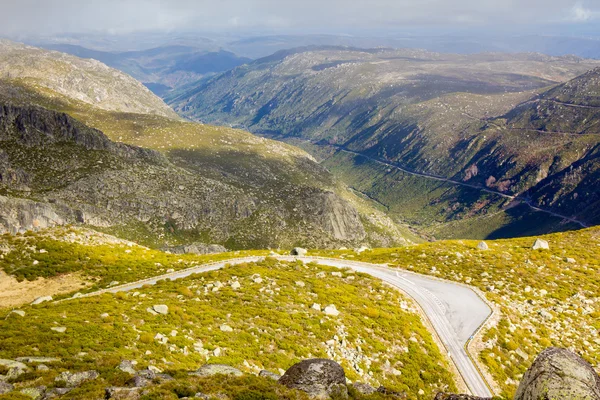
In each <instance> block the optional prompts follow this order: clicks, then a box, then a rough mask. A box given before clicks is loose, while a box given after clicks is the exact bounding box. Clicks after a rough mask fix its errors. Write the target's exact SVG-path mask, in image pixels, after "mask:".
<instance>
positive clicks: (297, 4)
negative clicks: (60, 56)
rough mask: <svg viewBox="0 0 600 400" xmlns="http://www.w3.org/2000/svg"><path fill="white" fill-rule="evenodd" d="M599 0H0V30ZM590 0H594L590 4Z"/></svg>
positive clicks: (193, 25) (440, 13) (386, 23)
mask: <svg viewBox="0 0 600 400" xmlns="http://www.w3.org/2000/svg"><path fill="white" fill-rule="evenodd" d="M598 2H599V0H587V2H582V1H581V0H579V1H578V2H575V0H483V1H482V0H369V1H353V0H220V1H214V0H19V1H14V0H0V9H1V10H2V12H1V13H0V35H18V34H22V35H26V34H37V35H40V34H41V35H43V34H57V33H65V32H93V31H103V32H136V31H145V30H185V29H195V30H222V31H227V30H231V29H234V30H244V29H261V28H262V29H280V30H286V29H288V30H297V31H298V30H300V31H301V30H303V29H306V30H312V31H313V32H314V31H319V30H332V29H338V30H343V29H347V30H352V29H362V28H367V29H389V27H394V28H399V27H415V26H421V27H432V26H433V27H441V26H443V27H451V28H455V29H463V28H466V27H470V26H479V27H491V28H493V27H505V28H506V27H509V28H512V27H513V26H514V27H525V26H532V25H541V24H551V23H556V22H557V21H558V22H561V21H562V22H564V21H565V16H569V18H568V20H569V21H572V22H573V21H575V22H579V23H581V22H589V21H592V20H594V19H596V17H597V16H598V9H599V8H600V5H599V4H598ZM594 3H595V4H594Z"/></svg>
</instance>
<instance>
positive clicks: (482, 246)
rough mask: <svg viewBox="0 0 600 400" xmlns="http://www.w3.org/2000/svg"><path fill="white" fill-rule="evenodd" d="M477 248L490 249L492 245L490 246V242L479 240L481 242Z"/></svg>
mask: <svg viewBox="0 0 600 400" xmlns="http://www.w3.org/2000/svg"><path fill="white" fill-rule="evenodd" d="M477 248H478V249H479V250H489V249H490V247H489V246H488V244H487V243H486V242H484V241H481V242H479V244H477Z"/></svg>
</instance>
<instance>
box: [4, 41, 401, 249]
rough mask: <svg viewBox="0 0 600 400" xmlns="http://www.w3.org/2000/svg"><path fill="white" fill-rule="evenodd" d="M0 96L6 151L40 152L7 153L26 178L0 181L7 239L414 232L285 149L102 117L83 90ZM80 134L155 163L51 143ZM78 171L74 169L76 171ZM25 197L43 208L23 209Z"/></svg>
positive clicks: (368, 237) (316, 239)
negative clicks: (60, 233)
mask: <svg viewBox="0 0 600 400" xmlns="http://www.w3.org/2000/svg"><path fill="white" fill-rule="evenodd" d="M29 51H31V52H33V51H34V50H33V49H30V50H29ZM44 54H45V51H42V50H39V55H40V56H43V55H44ZM32 57H33V56H32ZM90 79H91V78H90ZM98 82H99V81H95V80H93V81H92V82H91V83H89V84H90V85H96V84H99V83H98ZM86 84H87V83H86ZM144 90H145V89H144ZM154 99H155V100H156V101H160V100H158V99H157V98H155V97H154ZM0 100H2V102H3V104H5V105H6V110H7V112H6V115H4V120H3V121H4V125H3V128H4V134H5V135H6V136H7V140H6V141H5V142H3V146H4V147H3V149H4V150H5V152H7V151H8V150H9V147H11V146H13V145H14V146H15V147H16V148H18V149H21V148H22V147H23V146H28V147H29V148H32V149H35V151H28V152H26V151H24V150H15V151H14V152H13V153H10V152H8V153H7V155H6V157H5V161H4V164H5V168H6V170H7V171H17V173H18V174H20V175H19V176H21V175H22V176H23V177H26V178H23V179H24V180H25V181H24V182H25V183H23V182H21V181H19V179H17V180H13V179H9V178H7V179H5V180H4V182H3V184H4V190H5V193H6V196H8V197H10V199H9V200H10V202H9V205H7V206H5V207H4V209H3V211H4V214H5V216H6V217H5V222H4V224H3V225H4V228H5V229H7V230H9V231H12V232H15V231H21V230H27V229H33V228H37V226H36V224H42V225H44V226H53V225H56V224H65V223H84V224H86V225H88V226H94V227H97V228H100V229H103V230H105V231H107V232H110V233H113V234H117V235H119V236H123V237H126V238H128V239H131V240H136V241H140V242H142V243H146V244H148V245H151V246H154V247H163V246H167V247H168V246H175V245H180V244H189V243H195V242H198V243H203V244H205V245H207V244H220V245H224V246H226V247H227V248H229V249H238V248H265V247H279V246H292V245H305V246H309V245H310V246H339V245H350V246H357V245H361V244H363V243H372V244H379V245H390V244H392V243H402V242H405V239H404V237H403V236H407V237H412V235H410V234H409V233H407V230H406V229H405V228H401V227H399V226H396V225H395V224H394V223H392V222H391V221H389V220H388V219H387V218H386V217H385V216H384V215H383V213H382V212H380V211H377V210H376V209H374V208H373V207H372V205H371V204H370V203H369V201H367V200H363V199H360V198H358V197H356V196H355V195H354V194H353V193H352V192H350V191H349V190H348V189H346V188H345V187H344V186H342V185H340V184H338V183H337V182H336V181H335V180H334V179H333V178H332V177H331V175H330V174H329V173H328V172H327V171H326V170H325V169H324V168H322V167H321V166H319V165H318V164H317V163H316V162H314V160H313V159H312V158H311V157H310V156H309V155H308V154H306V153H305V152H304V151H302V150H299V149H297V148H294V147H292V146H289V145H285V144H281V143H278V142H275V141H271V140H267V139H263V138H258V137H255V136H253V135H251V134H249V133H247V132H244V131H240V130H233V129H227V128H218V127H210V126H206V125H201V124H196V123H189V122H184V121H181V120H178V119H171V118H166V117H163V116H159V115H155V114H139V113H135V114H134V113H127V112H124V111H110V110H104V109H101V108H98V107H96V106H93V105H90V104H88V103H86V102H84V101H81V100H79V99H78V98H77V94H76V93H72V96H70V97H69V96H64V95H61V94H60V93H58V92H55V91H53V90H51V89H49V88H48V87H42V86H41V85H36V84H32V82H31V81H30V80H28V79H22V78H19V79H10V80H2V81H0ZM11 105H12V106H11ZM31 105H37V106H39V107H43V108H45V109H47V110H53V112H50V111H44V110H40V109H38V108H35V107H34V108H33V109H32V108H31ZM163 105H164V104H163ZM165 107H166V106H165ZM61 113H66V114H68V115H69V116H70V117H72V118H75V119H76V120H77V121H76V120H74V119H72V118H67V117H66V116H65V115H63V114H61ZM78 121H79V122H81V123H79V122H78ZM84 124H85V126H84ZM73 127H74V128H75V130H81V131H85V132H86V135H88V136H94V137H95V138H94V139H93V140H94V141H101V142H105V141H107V140H109V139H112V140H113V141H119V142H125V143H129V144H132V145H135V146H140V147H144V148H146V149H151V150H141V149H138V150H136V151H138V152H139V153H144V154H146V153H147V154H152V155H153V157H154V159H152V160H150V161H148V160H140V159H135V160H133V161H134V162H131V160H125V159H123V158H122V157H121V154H120V153H117V154H115V153H114V152H112V153H111V149H113V147H114V146H117V147H118V146H122V145H116V144H115V143H111V144H110V145H108V144H107V145H106V146H105V147H106V148H104V147H103V148H101V150H105V151H106V152H105V153H103V152H98V151H97V150H98V149H96V148H93V147H92V148H85V146H84V148H81V146H78V143H77V142H74V140H73V138H72V137H68V138H65V137H63V136H61V135H62V133H60V134H59V137H60V140H61V141H65V142H66V143H60V144H56V143H55V142H56V141H57V140H58V139H55V138H54V136H55V135H57V131H58V132H63V131H65V130H67V131H69V130H71V129H72V128H73ZM89 128H95V129H99V130H100V131H101V132H103V133H104V134H106V135H107V136H108V138H107V137H105V136H104V134H103V133H101V132H99V131H94V130H93V129H89ZM15 132H16V133H17V135H16V136H15V134H14V133H15ZM25 133H28V134H30V136H31V137H28V136H27V135H25ZM19 135H21V136H19ZM40 138H46V139H48V138H52V139H51V140H50V142H49V143H48V142H46V141H45V140H42V139H40ZM28 140H32V141H31V142H29V141H28ZM19 141H21V142H23V141H25V142H24V143H21V142H19ZM13 142H16V143H13ZM80 151H81V153H78V152H80ZM103 157H107V158H108V159H110V160H112V161H111V162H114V165H112V164H111V163H110V162H105V161H107V160H104V159H103ZM99 161H102V163H99ZM153 163H154V164H156V165H152V164H153ZM49 165H50V166H51V167H52V168H51V169H48V168H47V167H48V166H49ZM72 167H75V168H76V170H75V173H73V174H69V173H68V171H69V168H72ZM96 172H97V173H96ZM10 173H12V172H10ZM9 176H10V175H9ZM36 183H37V186H36ZM13 197H14V198H16V199H13ZM23 199H26V200H28V201H35V202H38V203H39V204H38V203H36V204H37V205H36V206H35V207H33V206H32V205H31V204H30V203H27V204H26V205H23V204H21V203H20V202H21V200H23ZM14 201H16V202H17V203H18V204H19V205H18V209H23V208H24V207H25V208H28V210H29V211H28V212H27V213H25V214H23V215H19V214H17V215H15V214H14V213H15V208H14V207H17V205H15V204H14ZM48 203H51V205H48ZM13 206H14V207H13ZM36 207H37V208H36ZM61 207H62V208H61ZM49 210H51V211H52V213H51V214H49V215H46V212H49ZM9 216H10V217H9ZM40 221H43V222H40ZM405 232H406V234H405Z"/></svg>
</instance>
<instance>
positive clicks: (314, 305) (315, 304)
mask: <svg viewBox="0 0 600 400" xmlns="http://www.w3.org/2000/svg"><path fill="white" fill-rule="evenodd" d="M311 308H312V309H313V310H317V311H321V305H320V304H319V303H313V305H312V306H311Z"/></svg>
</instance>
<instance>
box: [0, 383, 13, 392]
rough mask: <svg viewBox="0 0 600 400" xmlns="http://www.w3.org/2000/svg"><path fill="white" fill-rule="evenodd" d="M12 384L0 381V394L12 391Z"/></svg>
mask: <svg viewBox="0 0 600 400" xmlns="http://www.w3.org/2000/svg"><path fill="white" fill-rule="evenodd" d="M14 388H15V387H14V386H13V385H11V384H10V383H6V382H2V381H0V394H5V393H8V392H12V391H13V390H14Z"/></svg>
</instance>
